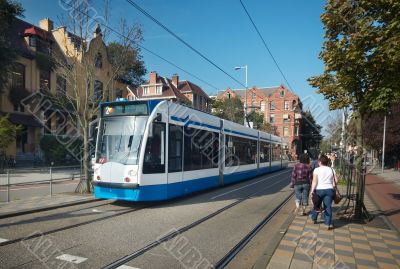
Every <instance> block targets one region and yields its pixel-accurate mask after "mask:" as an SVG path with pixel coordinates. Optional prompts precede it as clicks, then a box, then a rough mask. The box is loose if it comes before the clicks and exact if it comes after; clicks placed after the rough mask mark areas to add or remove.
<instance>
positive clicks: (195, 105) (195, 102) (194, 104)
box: [193, 93, 198, 108]
mask: <svg viewBox="0 0 400 269" xmlns="http://www.w3.org/2000/svg"><path fill="white" fill-rule="evenodd" d="M197 98H198V97H197V94H195V93H193V107H194V108H197Z"/></svg>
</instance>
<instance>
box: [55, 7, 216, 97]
mask: <svg viewBox="0 0 400 269" xmlns="http://www.w3.org/2000/svg"><path fill="white" fill-rule="evenodd" d="M60 1H61V2H63V3H64V4H66V5H68V6H70V7H71V8H73V9H74V10H75V11H77V12H79V13H81V14H82V15H85V16H87V17H88V18H89V19H92V20H93V21H95V22H97V23H98V24H99V25H101V26H103V27H105V28H107V29H108V30H110V31H111V32H113V33H115V34H117V35H118V36H120V37H122V38H125V39H126V40H129V41H132V42H133V41H134V40H132V39H131V38H129V37H128V36H126V35H124V34H121V33H120V32H118V31H117V30H115V29H114V28H112V27H110V26H108V25H107V24H105V23H103V22H101V21H99V20H97V19H94V18H93V17H92V16H90V15H89V14H88V12H84V11H82V10H80V9H78V8H76V7H74V6H73V5H72V4H70V3H68V2H66V1H65V0H60ZM136 45H137V46H138V47H139V48H140V49H143V50H145V51H147V52H148V53H150V54H152V55H154V56H156V57H157V58H159V59H161V60H163V61H164V62H166V63H168V64H170V65H172V66H173V67H175V68H177V69H179V70H180V71H182V72H184V73H186V74H187V75H189V76H191V77H193V78H195V79H197V80H198V81H201V82H203V83H204V84H206V85H208V86H210V87H212V88H213V89H215V90H219V88H217V87H216V86H214V85H213V84H211V83H209V82H207V81H205V80H204V79H202V78H200V77H198V76H197V75H195V74H193V73H191V72H189V71H187V70H185V69H184V68H182V67H180V66H178V65H176V64H175V63H173V62H172V61H170V60H168V59H166V58H164V57H162V56H161V55H159V54H158V53H156V52H154V51H152V50H150V49H148V48H146V47H144V46H143V45H141V44H136Z"/></svg>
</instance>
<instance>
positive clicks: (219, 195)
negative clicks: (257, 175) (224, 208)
mask: <svg viewBox="0 0 400 269" xmlns="http://www.w3.org/2000/svg"><path fill="white" fill-rule="evenodd" d="M287 172H289V170H288V171H284V172H282V173H279V174H276V175H273V176H272V177H267V178H264V179H261V180H259V181H256V182H253V183H250V184H248V185H246V186H242V187H240V188H237V189H233V190H230V191H227V192H224V193H222V194H218V195H216V196H214V197H212V198H210V200H214V199H215V198H218V197H221V196H224V195H226V194H229V193H232V192H235V191H238V190H241V189H244V188H247V187H249V186H252V185H254V184H257V183H260V182H262V181H265V180H267V179H270V178H273V177H276V176H280V175H282V174H285V173H287Z"/></svg>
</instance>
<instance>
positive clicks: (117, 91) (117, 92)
mask: <svg viewBox="0 0 400 269" xmlns="http://www.w3.org/2000/svg"><path fill="white" fill-rule="evenodd" d="M115 97H116V98H122V90H121V89H115Z"/></svg>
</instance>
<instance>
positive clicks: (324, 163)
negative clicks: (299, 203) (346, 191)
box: [310, 155, 336, 229]
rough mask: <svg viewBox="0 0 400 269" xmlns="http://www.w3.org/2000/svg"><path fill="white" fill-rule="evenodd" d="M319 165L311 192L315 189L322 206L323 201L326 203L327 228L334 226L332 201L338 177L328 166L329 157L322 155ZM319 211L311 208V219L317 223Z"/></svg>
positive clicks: (325, 217) (314, 175) (325, 220)
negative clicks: (336, 177)
mask: <svg viewBox="0 0 400 269" xmlns="http://www.w3.org/2000/svg"><path fill="white" fill-rule="evenodd" d="M318 161H319V162H318V163H319V167H317V168H315V170H314V172H313V180H312V185H311V194H312V193H313V192H314V191H315V194H316V198H317V199H316V200H317V202H318V203H319V205H317V206H316V208H318V207H320V205H321V203H323V204H324V223H325V226H326V228H327V229H332V228H333V214H332V201H333V198H334V195H335V188H336V179H335V173H334V171H333V169H332V168H331V167H329V166H328V164H329V158H328V157H327V156H326V155H322V156H321V157H320V158H319V160H318ZM318 214H319V212H318V211H317V210H315V209H313V210H311V216H310V218H311V220H312V221H313V222H314V223H316V221H317V218H318Z"/></svg>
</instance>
